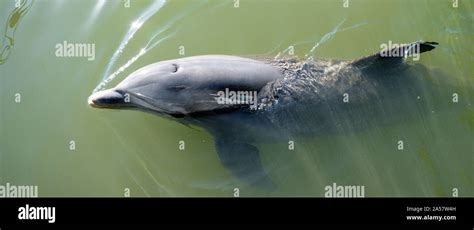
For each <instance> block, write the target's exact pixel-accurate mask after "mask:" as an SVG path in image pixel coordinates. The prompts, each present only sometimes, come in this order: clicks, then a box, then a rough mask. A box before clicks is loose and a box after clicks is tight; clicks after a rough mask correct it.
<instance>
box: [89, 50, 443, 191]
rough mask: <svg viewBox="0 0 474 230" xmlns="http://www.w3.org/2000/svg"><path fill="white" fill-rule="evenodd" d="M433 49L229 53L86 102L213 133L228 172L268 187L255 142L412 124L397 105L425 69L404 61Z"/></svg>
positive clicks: (156, 72) (147, 73) (416, 90)
mask: <svg viewBox="0 0 474 230" xmlns="http://www.w3.org/2000/svg"><path fill="white" fill-rule="evenodd" d="M437 45H438V43H436V42H424V41H418V42H413V43H410V44H405V45H400V46H397V47H394V48H391V49H389V50H382V51H380V52H377V53H375V54H373V55H369V56H366V57H362V58H358V59H355V60H348V61H338V60H323V59H317V60H299V59H297V58H282V59H276V60H275V59H264V58H244V57H237V56H226V55H202V56H193V57H186V58H180V59H175V60H166V61H160V62H157V63H154V64H150V65H147V66H145V67H142V68H140V69H138V70H137V71H135V72H133V73H132V74H130V75H129V76H128V77H126V78H125V79H124V80H123V81H122V82H120V83H119V84H118V85H117V86H116V87H114V88H111V89H107V90H104V91H100V92H97V93H94V94H93V95H91V96H90V97H89V98H88V103H89V105H90V106H92V107H95V108H107V109H130V110H138V111H143V112H149V113H153V114H156V115H159V116H163V117H167V118H169V119H172V120H174V121H177V122H180V123H182V124H185V125H194V126H198V127H202V128H203V129H205V130H207V131H208V132H209V133H210V134H211V135H212V136H213V137H214V142H215V147H216V150H217V153H218V156H219V159H220V161H221V162H222V164H223V165H224V166H225V167H226V168H227V169H228V170H230V172H231V173H232V174H233V175H235V176H236V177H238V178H240V179H241V180H243V181H245V182H247V183H249V184H251V185H256V186H258V187H263V188H275V185H274V183H273V182H272V180H271V179H270V178H269V176H268V175H267V173H266V170H265V169H264V167H263V166H262V162H261V160H260V157H259V150H258V148H257V147H255V144H256V143H259V142H265V141H270V142H271V141H274V140H291V138H293V137H297V136H308V135H326V134H329V133H344V132H351V131H354V130H359V129H366V128H368V127H375V126H380V125H384V124H390V123H394V122H403V121H404V120H406V119H409V117H410V113H407V112H405V111H404V109H406V108H408V104H410V103H416V102H415V101H416V96H417V95H420V93H422V92H423V90H424V88H425V85H426V84H425V82H426V79H424V76H425V75H426V69H425V68H424V67H423V66H421V65H411V64H409V63H408V62H407V61H405V60H406V59H408V58H407V57H408V56H413V55H418V54H420V53H423V52H427V51H430V50H432V49H434V48H435V47H436V46H437ZM387 51H389V52H387ZM387 53H395V54H402V55H387ZM411 108H413V107H411ZM417 108H421V109H420V110H428V109H424V108H427V107H426V106H425V107H423V106H417ZM419 112H426V111H419ZM341 121H344V122H341Z"/></svg>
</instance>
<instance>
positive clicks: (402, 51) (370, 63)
mask: <svg viewBox="0 0 474 230" xmlns="http://www.w3.org/2000/svg"><path fill="white" fill-rule="evenodd" d="M438 44H439V43H437V42H424V41H418V42H413V43H410V44H403V45H398V46H397V45H393V46H392V47H387V48H386V49H383V50H382V51H380V52H378V53H376V54H373V55H369V56H366V57H363V58H359V59H356V60H354V61H351V62H350V64H352V65H353V66H356V67H358V68H361V69H364V68H367V67H374V66H375V67H382V68H390V67H391V66H397V64H399V63H402V62H403V59H405V58H408V57H416V56H417V55H420V54H421V53H424V52H428V51H430V50H433V49H434V48H436V47H437V45H438Z"/></svg>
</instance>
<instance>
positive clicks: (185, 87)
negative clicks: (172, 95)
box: [168, 85, 189, 91]
mask: <svg viewBox="0 0 474 230" xmlns="http://www.w3.org/2000/svg"><path fill="white" fill-rule="evenodd" d="M187 88H189V87H188V86H185V85H175V86H170V87H168V89H170V90H174V91H180V90H183V89H187Z"/></svg>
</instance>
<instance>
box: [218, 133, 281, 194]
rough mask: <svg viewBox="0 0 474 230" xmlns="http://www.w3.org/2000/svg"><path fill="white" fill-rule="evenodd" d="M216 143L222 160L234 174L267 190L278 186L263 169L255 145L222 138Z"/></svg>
mask: <svg viewBox="0 0 474 230" xmlns="http://www.w3.org/2000/svg"><path fill="white" fill-rule="evenodd" d="M215 145H216V148H217V153H218V155H219V159H220V161H221V162H222V164H223V165H224V166H225V167H226V168H227V169H229V170H230V171H231V173H232V174H233V175H234V176H236V177H237V178H239V179H241V180H243V181H245V182H246V183H248V184H250V185H253V186H256V187H259V188H262V189H265V190H274V189H275V188H276V186H275V184H274V183H273V182H272V181H271V179H270V178H269V177H268V175H267V173H266V172H265V170H264V169H263V166H262V163H261V161H260V157H259V154H258V149H257V148H256V147H255V146H253V145H250V144H248V143H241V142H235V141H232V140H227V139H222V138H217V139H216V141H215Z"/></svg>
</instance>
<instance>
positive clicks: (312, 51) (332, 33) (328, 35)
mask: <svg viewBox="0 0 474 230" xmlns="http://www.w3.org/2000/svg"><path fill="white" fill-rule="evenodd" d="M345 21H346V19H343V20H342V21H341V22H339V24H337V25H336V26H335V27H334V28H333V29H332V30H331V31H330V32H328V33H326V34H324V36H323V37H321V39H319V41H318V42H316V43H315V44H314V45H313V46H312V47H311V49H310V50H309V51H308V53H307V54H305V59H306V61H312V60H313V59H314V56H315V54H316V49H317V48H318V47H319V46H321V45H322V44H324V43H326V42H327V41H329V40H330V39H331V38H333V37H334V36H335V35H336V34H337V33H338V32H343V31H346V30H351V29H355V28H358V27H361V26H364V25H367V24H368V23H367V22H361V23H358V24H355V25H353V26H349V27H346V28H342V29H339V28H340V27H341V26H342V25H343V24H344V22H345ZM309 43H313V41H300V42H297V43H294V44H292V45H290V46H288V47H287V48H286V49H284V50H283V51H281V52H278V54H277V55H276V56H275V57H274V60H275V61H278V60H280V59H281V58H283V57H284V56H285V55H287V54H288V52H289V50H290V49H291V47H296V46H298V45H303V44H309ZM278 47H279V46H278ZM278 47H277V48H278ZM275 49H276V48H275Z"/></svg>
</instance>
